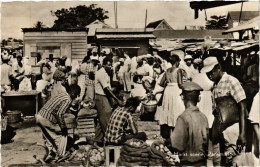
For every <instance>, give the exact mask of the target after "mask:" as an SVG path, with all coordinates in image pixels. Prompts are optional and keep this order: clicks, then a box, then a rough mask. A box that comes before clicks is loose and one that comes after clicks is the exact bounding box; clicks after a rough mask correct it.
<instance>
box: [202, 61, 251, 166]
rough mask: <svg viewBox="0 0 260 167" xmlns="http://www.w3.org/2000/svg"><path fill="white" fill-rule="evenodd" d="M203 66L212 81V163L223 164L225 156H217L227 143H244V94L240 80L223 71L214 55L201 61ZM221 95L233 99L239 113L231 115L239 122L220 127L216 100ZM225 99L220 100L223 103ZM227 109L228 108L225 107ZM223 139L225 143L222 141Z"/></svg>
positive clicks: (243, 144) (223, 150)
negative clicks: (213, 117) (224, 127)
mask: <svg viewBox="0 0 260 167" xmlns="http://www.w3.org/2000/svg"><path fill="white" fill-rule="evenodd" d="M203 64H204V67H203V68H202V69H201V72H205V73H206V74H207V76H208V78H209V79H210V80H211V81H213V82H214V88H213V98H214V100H213V106H214V108H213V114H214V116H215V119H214V122H213V125H212V144H213V155H216V156H213V165H214V166H215V165H216V166H222V165H223V166H224V165H225V162H226V161H225V157H223V156H217V155H220V154H221V153H222V154H223V153H224V152H225V148H226V146H228V145H233V146H236V145H237V148H240V149H242V147H243V146H245V144H246V119H247V117H248V112H247V109H246V102H245V100H246V95H245V91H244V89H243V88H242V86H241V84H240V82H239V81H238V80H237V79H236V78H235V77H233V76H231V75H228V74H227V73H225V72H223V70H222V67H221V65H220V64H219V62H218V60H217V58H216V57H208V58H206V59H205V60H204V61H203ZM223 97H228V98H229V97H230V98H232V99H233V101H235V103H236V105H238V108H239V115H237V116H236V115H232V117H238V118H239V122H238V123H235V124H233V125H231V126H228V127H227V128H226V129H223V128H221V127H222V125H224V124H222V123H221V120H220V119H219V114H220V113H219V112H218V111H219V109H217V108H216V107H218V106H216V105H217V104H216V100H217V99H219V98H223ZM224 102H225V101H222V103H224ZM226 110H228V108H226ZM223 141H225V143H224V142H223Z"/></svg>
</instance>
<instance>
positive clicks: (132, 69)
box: [130, 56, 137, 73]
mask: <svg viewBox="0 0 260 167" xmlns="http://www.w3.org/2000/svg"><path fill="white" fill-rule="evenodd" d="M136 67H137V62H136V56H135V57H132V60H131V69H130V72H131V73H135V72H136Z"/></svg>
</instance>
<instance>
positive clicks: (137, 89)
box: [131, 83, 146, 98]
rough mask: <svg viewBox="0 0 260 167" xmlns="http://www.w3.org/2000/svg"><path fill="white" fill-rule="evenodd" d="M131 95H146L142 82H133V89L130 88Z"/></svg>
mask: <svg viewBox="0 0 260 167" xmlns="http://www.w3.org/2000/svg"><path fill="white" fill-rule="evenodd" d="M131 97H142V98H145V97H146V91H145V89H144V87H143V85H142V84H136V83H135V84H134V89H132V90H131Z"/></svg>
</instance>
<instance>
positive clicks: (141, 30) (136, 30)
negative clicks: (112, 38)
mask: <svg viewBox="0 0 260 167" xmlns="http://www.w3.org/2000/svg"><path fill="white" fill-rule="evenodd" d="M127 32H129V33H145V32H146V33H149V32H153V28H146V30H145V29H144V28H112V29H108V28H98V29H97V30H96V33H127Z"/></svg>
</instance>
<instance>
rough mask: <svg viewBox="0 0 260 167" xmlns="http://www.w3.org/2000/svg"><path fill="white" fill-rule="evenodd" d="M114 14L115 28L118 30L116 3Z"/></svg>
mask: <svg viewBox="0 0 260 167" xmlns="http://www.w3.org/2000/svg"><path fill="white" fill-rule="evenodd" d="M114 13H115V28H118V25H117V2H116V1H115V2H114Z"/></svg>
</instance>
